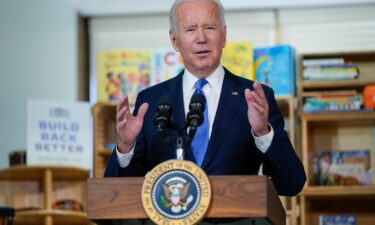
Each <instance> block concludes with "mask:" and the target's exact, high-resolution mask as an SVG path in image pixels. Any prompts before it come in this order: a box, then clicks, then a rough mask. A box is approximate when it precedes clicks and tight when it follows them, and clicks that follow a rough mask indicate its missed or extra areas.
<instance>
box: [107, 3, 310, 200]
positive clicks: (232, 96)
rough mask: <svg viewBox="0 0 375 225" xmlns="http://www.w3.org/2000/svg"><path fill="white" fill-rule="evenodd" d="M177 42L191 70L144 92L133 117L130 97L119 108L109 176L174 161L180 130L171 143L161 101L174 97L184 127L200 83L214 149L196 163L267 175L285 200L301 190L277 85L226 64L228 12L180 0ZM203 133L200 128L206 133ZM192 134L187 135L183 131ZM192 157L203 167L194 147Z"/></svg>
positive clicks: (174, 21) (212, 169) (215, 170)
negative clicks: (161, 130)
mask: <svg viewBox="0 0 375 225" xmlns="http://www.w3.org/2000/svg"><path fill="white" fill-rule="evenodd" d="M170 24H171V28H170V38H171V42H172V45H173V47H174V49H175V50H176V51H178V52H180V53H181V56H182V58H183V61H184V65H185V70H184V71H182V72H181V73H180V74H179V75H178V76H177V77H175V78H173V79H171V80H168V81H165V82H163V83H161V84H158V85H155V86H153V87H150V88H148V89H146V90H144V91H142V92H141V93H139V95H138V97H137V101H136V106H135V110H134V115H132V114H131V112H130V109H129V103H128V98H127V97H125V98H124V99H123V100H122V101H121V102H120V103H119V104H118V107H117V115H116V121H117V132H118V141H117V147H116V149H115V150H114V151H113V154H112V156H111V158H110V160H109V163H108V166H107V169H106V172H105V176H144V175H145V174H146V173H147V172H148V171H150V170H151V169H153V168H154V167H155V166H156V165H158V164H159V163H161V162H164V161H166V160H169V159H175V158H176V153H175V148H176V139H177V133H176V132H175V131H172V130H168V131H167V135H169V136H170V137H171V139H170V141H165V140H164V138H163V137H162V136H161V135H159V134H158V133H157V129H156V127H155V126H154V124H153V117H154V115H155V113H156V109H157V104H158V100H159V98H160V97H161V96H163V95H167V96H170V97H171V98H172V99H173V100H174V106H173V114H172V120H173V121H174V122H175V123H177V124H184V123H185V118H186V114H187V112H188V110H189V108H188V106H189V102H190V98H191V96H192V94H193V93H194V91H195V90H196V89H197V86H196V85H197V84H196V82H197V80H200V79H205V80H206V81H208V83H207V84H206V85H204V87H203V88H202V89H203V92H204V93H203V94H204V96H205V98H206V100H207V110H208V117H207V118H205V119H207V121H208V122H207V124H208V137H209V141H208V146H207V148H204V149H199V151H201V153H202V151H203V156H204V157H203V161H202V162H199V163H197V164H198V165H199V166H201V168H202V169H203V170H204V171H205V172H206V173H207V174H208V175H245V174H248V175H250V174H258V171H259V167H260V165H261V164H263V171H262V172H263V174H265V175H267V176H269V177H270V178H271V179H272V181H273V183H274V185H275V187H276V189H277V191H278V193H279V194H280V195H286V196H292V195H296V194H297V193H299V192H300V191H301V189H302V187H303V185H304V183H305V180H306V175H305V172H304V169H303V166H302V163H301V161H300V160H299V158H298V157H297V155H296V154H295V152H294V149H293V147H292V145H291V143H290V141H289V138H288V136H287V133H286V132H285V131H284V121H283V117H282V115H281V113H280V110H279V108H278V106H277V103H276V101H275V97H274V93H273V91H272V89H271V88H269V87H266V86H262V85H261V84H260V83H258V82H253V81H250V80H246V79H243V78H240V77H238V76H235V75H233V74H232V73H231V72H230V71H228V70H226V69H225V68H224V67H222V66H221V65H220V57H221V53H222V49H223V48H224V46H225V43H226V26H225V20H224V9H223V8H222V6H221V3H220V2H219V1H213V0H192V1H176V2H175V4H174V5H173V6H172V8H171V11H170ZM199 129H200V128H199ZM184 135H185V136H186V133H185V134H184ZM185 159H186V160H190V161H193V162H197V157H196V156H195V154H194V151H193V149H192V147H191V146H188V147H187V148H186V149H185Z"/></svg>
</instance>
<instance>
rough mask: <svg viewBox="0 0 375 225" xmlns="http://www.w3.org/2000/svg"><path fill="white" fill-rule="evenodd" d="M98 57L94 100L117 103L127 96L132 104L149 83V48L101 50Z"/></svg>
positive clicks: (132, 104)
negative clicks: (95, 96) (95, 97)
mask: <svg viewBox="0 0 375 225" xmlns="http://www.w3.org/2000/svg"><path fill="white" fill-rule="evenodd" d="M97 57H98V59H97V68H98V69H97V71H98V73H97V75H96V85H97V100H98V101H102V102H113V103H117V102H118V101H119V100H120V99H121V98H122V97H123V96H126V95H127V96H129V104H130V105H131V106H134V103H135V100H136V97H137V94H138V93H139V92H140V91H141V90H143V89H145V88H147V87H148V86H149V83H150V51H149V50H102V51H99V52H98V55H97Z"/></svg>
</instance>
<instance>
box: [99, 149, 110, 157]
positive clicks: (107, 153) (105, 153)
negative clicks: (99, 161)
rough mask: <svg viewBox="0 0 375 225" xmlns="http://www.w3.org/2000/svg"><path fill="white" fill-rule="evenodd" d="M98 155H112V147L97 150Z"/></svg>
mask: <svg viewBox="0 0 375 225" xmlns="http://www.w3.org/2000/svg"><path fill="white" fill-rule="evenodd" d="M98 152H99V155H101V156H104V157H110V156H111V155H112V149H104V150H99V151H98Z"/></svg>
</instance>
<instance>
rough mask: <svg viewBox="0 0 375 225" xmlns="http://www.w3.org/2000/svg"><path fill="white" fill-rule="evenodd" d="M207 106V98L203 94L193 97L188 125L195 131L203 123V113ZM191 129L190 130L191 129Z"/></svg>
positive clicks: (188, 115)
mask: <svg viewBox="0 0 375 225" xmlns="http://www.w3.org/2000/svg"><path fill="white" fill-rule="evenodd" d="M205 105H206V98H205V97H204V96H203V95H201V94H194V95H193V96H192V97H191V100H190V105H189V109H190V111H189V112H188V114H187V124H188V126H190V127H191V128H193V129H195V128H197V127H198V126H200V125H201V124H202V123H203V119H204V118H203V112H204V109H205ZM191 128H190V129H191Z"/></svg>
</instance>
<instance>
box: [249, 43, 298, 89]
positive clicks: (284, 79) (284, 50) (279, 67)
mask: <svg viewBox="0 0 375 225" xmlns="http://www.w3.org/2000/svg"><path fill="white" fill-rule="evenodd" d="M254 62H255V64H254V70H255V78H256V80H258V81H259V82H262V83H263V84H266V85H268V86H270V87H271V88H273V90H274V91H275V95H289V96H294V93H295V83H296V82H295V77H296V75H295V53H294V49H293V48H292V47H291V46H289V45H277V46H272V47H266V48H255V49H254Z"/></svg>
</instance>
